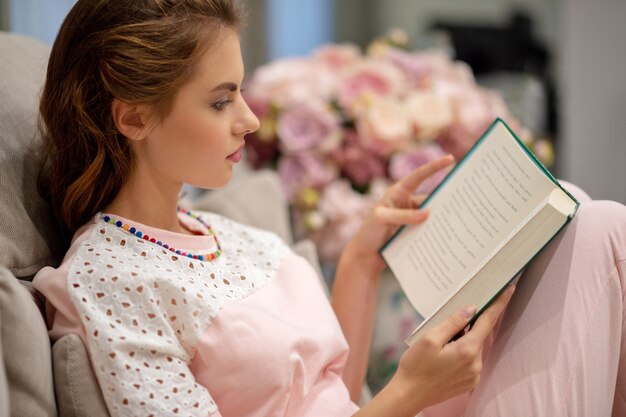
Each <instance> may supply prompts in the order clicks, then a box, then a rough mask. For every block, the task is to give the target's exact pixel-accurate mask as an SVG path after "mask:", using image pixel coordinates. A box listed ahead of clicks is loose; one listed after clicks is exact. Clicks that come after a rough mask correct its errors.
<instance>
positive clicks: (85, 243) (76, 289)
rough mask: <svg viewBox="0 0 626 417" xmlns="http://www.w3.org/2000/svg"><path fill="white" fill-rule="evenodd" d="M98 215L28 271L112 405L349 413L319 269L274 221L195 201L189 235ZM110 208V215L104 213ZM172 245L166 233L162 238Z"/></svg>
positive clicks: (159, 411)
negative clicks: (59, 254)
mask: <svg viewBox="0 0 626 417" xmlns="http://www.w3.org/2000/svg"><path fill="white" fill-rule="evenodd" d="M100 217H101V216H96V218H95V219H94V220H93V221H92V222H91V223H89V224H87V225H85V226H84V227H83V228H81V229H80V230H79V231H78V232H77V233H76V236H75V238H74V241H73V242H72V246H71V248H70V250H69V251H68V253H67V255H66V257H65V259H64V260H63V263H62V264H61V266H60V267H59V268H57V269H54V268H45V269H43V270H42V271H41V272H40V273H39V274H37V276H36V278H35V280H34V287H35V288H36V289H37V290H38V291H40V292H41V293H43V295H44V296H45V297H46V299H47V306H46V309H47V316H48V322H49V323H50V325H51V329H50V335H51V337H52V338H53V339H54V340H56V339H58V338H59V337H61V336H63V335H64V334H67V333H77V334H78V335H80V337H81V338H82V339H83V341H84V343H85V345H86V347H87V350H88V352H89V355H90V357H91V362H92V366H93V368H94V371H95V374H96V377H97V379H98V382H99V384H100V387H101V389H102V392H103V395H104V398H105V401H106V404H107V407H108V408H109V411H110V413H111V415H112V416H130V415H143V416H149V415H153V416H160V415H184V416H209V415H211V416H220V415H225V416H249V417H253V416H304V417H305V416H349V415H352V414H353V413H354V412H355V411H357V410H358V407H357V406H356V405H355V404H354V403H352V402H351V400H350V397H349V393H348V390H347V388H346V387H345V385H344V383H343V381H342V379H341V373H342V369H343V367H344V365H345V361H346V359H347V354H348V347H347V343H346V341H345V339H344V337H343V334H342V332H341V329H340V327H339V324H338V322H337V320H336V318H335V315H334V313H333V311H332V309H331V307H330V305H329V303H328V301H327V299H326V297H325V294H324V292H323V290H322V288H321V285H320V283H319V281H318V278H317V276H316V274H315V272H314V270H313V269H312V268H311V266H310V265H309V264H308V263H307V261H306V260H304V259H303V258H301V257H299V256H297V255H295V254H294V253H293V252H291V250H290V249H289V248H288V247H286V246H285V245H284V244H283V243H282V242H281V241H280V239H279V238H277V237H276V236H274V235H272V234H271V233H268V232H264V231H260V230H257V229H254V228H251V227H247V226H243V225H241V224H237V223H235V222H232V221H230V220H227V219H225V218H223V217H220V216H217V215H214V214H208V213H203V214H202V219H203V220H204V222H205V223H208V224H210V225H211V228H212V229H213V230H214V231H215V234H216V235H217V236H218V239H219V244H220V245H221V248H222V250H223V253H222V254H221V255H220V256H219V257H218V258H217V259H215V260H213V261H201V260H196V259H190V258H188V257H186V256H182V255H178V254H176V253H175V252H172V251H171V250H170V249H169V247H175V248H177V249H179V250H181V251H185V252H189V253H192V254H207V253H213V252H214V251H215V250H216V249H217V243H216V241H215V239H214V238H213V236H211V235H209V234H207V233H208V230H207V229H206V227H204V226H203V225H202V224H201V223H200V222H198V221H197V220H195V219H193V218H191V217H189V216H186V215H184V214H181V215H180V219H181V222H183V223H184V224H185V225H186V227H187V228H189V229H190V230H194V231H197V232H199V233H202V235H196V236H190V235H183V234H178V233H173V232H168V231H164V230H158V229H154V228H151V227H148V226H145V225H141V224H137V223H136V222H132V221H130V220H126V219H121V218H117V219H116V220H120V221H121V222H123V223H124V224H128V225H130V226H134V227H135V228H136V229H138V230H140V231H142V232H143V233H144V234H147V235H149V237H150V238H153V239H154V242H150V240H149V239H145V238H144V237H141V238H140V237H137V236H135V235H133V234H131V233H130V232H128V231H126V230H123V228H120V227H117V226H116V225H114V224H109V223H105V222H104V221H103V220H101V218H100ZM111 217H113V216H111ZM165 245H168V246H165Z"/></svg>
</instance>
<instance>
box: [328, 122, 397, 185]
mask: <svg viewBox="0 0 626 417" xmlns="http://www.w3.org/2000/svg"><path fill="white" fill-rule="evenodd" d="M345 143H346V144H345V146H343V147H342V148H338V149H336V150H335V151H333V152H332V153H331V158H332V159H333V161H335V163H336V164H337V165H338V166H339V168H340V169H341V172H342V174H343V175H344V176H345V177H346V178H348V179H349V180H350V181H352V182H353V183H354V184H356V185H360V186H364V185H367V184H369V183H371V182H372V181H373V180H374V179H375V178H381V177H384V176H385V174H386V167H385V165H386V163H385V159H384V158H382V157H381V156H380V155H378V154H377V153H375V152H372V151H370V150H368V149H365V148H363V147H362V146H361V145H360V144H359V142H358V136H357V134H356V132H353V131H351V132H348V133H347V134H346V140H345Z"/></svg>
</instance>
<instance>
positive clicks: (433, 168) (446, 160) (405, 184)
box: [396, 155, 454, 193]
mask: <svg viewBox="0 0 626 417" xmlns="http://www.w3.org/2000/svg"><path fill="white" fill-rule="evenodd" d="M452 162H454V157H453V156H452V155H446V156H442V157H441V158H439V159H435V160H434V161H431V162H428V163H426V164H424V165H422V166H420V167H419V168H417V169H416V170H414V171H412V172H411V173H410V174H409V175H407V176H406V177H404V178H402V179H401V180H400V181H398V183H396V186H398V187H400V188H402V189H404V190H406V191H409V192H411V193H412V192H413V190H415V189H416V188H417V187H418V186H419V185H420V184H421V183H422V181H424V180H425V179H426V178H428V177H430V176H431V175H433V174H434V173H435V172H437V171H439V170H441V169H443V168H445V167H447V166H448V165H450V164H451V163H452Z"/></svg>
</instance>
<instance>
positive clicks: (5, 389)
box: [0, 317, 9, 417]
mask: <svg viewBox="0 0 626 417" xmlns="http://www.w3.org/2000/svg"><path fill="white" fill-rule="evenodd" d="M1 325H2V317H0V326H1ZM0 356H1V357H4V355H3V353H2V343H1V342H0ZM8 415H9V382H8V381H7V376H6V372H5V371H4V361H0V417H7V416H8Z"/></svg>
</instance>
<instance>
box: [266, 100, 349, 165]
mask: <svg viewBox="0 0 626 417" xmlns="http://www.w3.org/2000/svg"><path fill="white" fill-rule="evenodd" d="M340 123H341V121H340V119H339V116H338V115H337V114H336V113H335V112H334V111H332V110H331V108H330V107H329V106H328V105H327V104H325V103H323V102H320V101H317V100H309V101H306V102H301V103H298V104H295V105H293V106H291V107H289V108H287V109H285V110H284V111H283V112H282V113H281V114H280V115H279V116H278V121H277V132H278V140H279V142H280V145H281V147H282V149H283V150H284V151H285V153H287V154H289V153H297V152H303V151H310V150H314V149H316V150H320V151H328V150H331V149H333V148H336V147H337V146H338V144H339V141H340V140H341V135H342V130H341V124H340Z"/></svg>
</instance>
